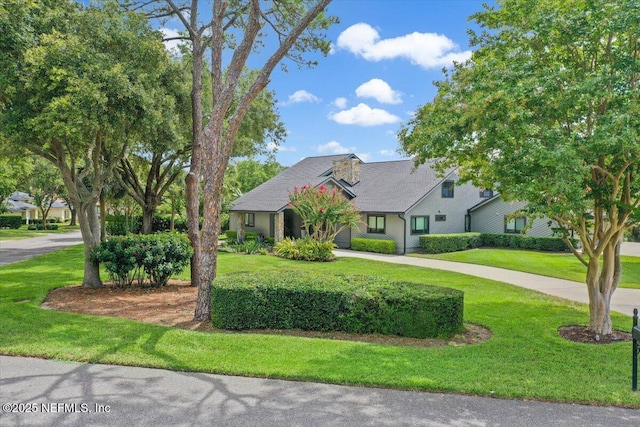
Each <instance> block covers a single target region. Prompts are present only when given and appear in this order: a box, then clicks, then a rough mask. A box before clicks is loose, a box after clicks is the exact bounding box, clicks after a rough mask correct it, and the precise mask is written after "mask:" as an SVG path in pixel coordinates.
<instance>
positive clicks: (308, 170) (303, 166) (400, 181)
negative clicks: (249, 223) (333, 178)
mask: <svg viewBox="0 0 640 427" xmlns="http://www.w3.org/2000/svg"><path fill="white" fill-rule="evenodd" d="M353 157H355V155H353V154H341V155H335V156H321V157H307V158H306V159H303V160H301V161H300V162H298V163H296V164H295V165H293V166H291V167H290V168H288V169H286V170H285V171H284V172H282V173H280V174H279V175H278V176H276V177H274V178H272V179H271V180H269V181H267V182H265V183H263V184H262V185H260V186H259V187H257V188H255V189H253V190H251V191H250V192H248V193H247V194H245V195H243V196H242V197H240V198H239V199H237V200H235V201H234V202H233V203H232V208H231V210H232V211H241V212H242V211H244V212H277V211H279V210H282V209H284V208H285V207H286V205H287V203H288V201H289V193H290V192H292V191H293V189H294V187H301V186H303V185H307V184H311V185H312V186H317V185H319V184H321V183H323V182H324V181H326V180H327V179H328V178H329V177H330V175H327V173H328V172H330V171H331V167H332V165H333V162H334V161H336V160H342V159H347V158H353ZM432 165H433V163H431V162H427V163H426V164H424V165H421V166H419V167H417V168H415V167H414V164H413V160H399V161H392V162H377V163H362V164H361V166H360V181H359V182H358V183H356V184H355V185H353V186H349V185H348V184H347V183H345V182H344V181H343V182H342V184H343V185H344V187H345V188H346V189H347V190H349V191H350V192H351V193H353V194H355V198H354V199H353V202H354V204H355V205H356V207H357V208H358V209H359V210H360V211H361V212H387V213H404V212H407V211H408V210H409V209H410V208H411V207H412V206H413V205H415V204H416V203H418V202H419V201H420V200H421V199H422V198H423V197H424V196H425V195H427V194H428V193H429V192H430V191H431V190H433V189H434V188H436V187H437V186H438V184H439V183H440V182H441V181H443V180H444V178H440V177H438V175H437V173H436V172H435V171H434V170H433V169H432V167H431V166H432ZM449 172H450V171H448V172H447V174H448V173H449Z"/></svg>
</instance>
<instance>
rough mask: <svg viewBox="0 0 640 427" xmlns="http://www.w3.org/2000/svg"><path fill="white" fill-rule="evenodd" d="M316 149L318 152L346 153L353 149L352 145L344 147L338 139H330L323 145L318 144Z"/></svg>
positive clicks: (351, 151)
mask: <svg viewBox="0 0 640 427" xmlns="http://www.w3.org/2000/svg"><path fill="white" fill-rule="evenodd" d="M316 150H317V151H318V153H320V154H347V153H353V152H354V151H355V148H354V147H348V148H347V147H344V146H343V145H342V144H340V143H339V142H338V141H330V142H327V143H326V144H323V145H318V146H317V147H316Z"/></svg>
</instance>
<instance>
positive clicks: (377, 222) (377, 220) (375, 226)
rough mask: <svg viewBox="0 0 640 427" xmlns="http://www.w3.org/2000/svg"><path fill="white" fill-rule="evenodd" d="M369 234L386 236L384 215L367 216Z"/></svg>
mask: <svg viewBox="0 0 640 427" xmlns="http://www.w3.org/2000/svg"><path fill="white" fill-rule="evenodd" d="M367 233H378V234H384V215H367Z"/></svg>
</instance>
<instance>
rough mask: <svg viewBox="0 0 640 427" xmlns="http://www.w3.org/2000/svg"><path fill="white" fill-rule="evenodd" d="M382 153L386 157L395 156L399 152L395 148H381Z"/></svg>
mask: <svg viewBox="0 0 640 427" xmlns="http://www.w3.org/2000/svg"><path fill="white" fill-rule="evenodd" d="M380 154H382V155H383V156H385V157H392V156H395V155H396V154H397V153H396V152H395V151H394V150H380Z"/></svg>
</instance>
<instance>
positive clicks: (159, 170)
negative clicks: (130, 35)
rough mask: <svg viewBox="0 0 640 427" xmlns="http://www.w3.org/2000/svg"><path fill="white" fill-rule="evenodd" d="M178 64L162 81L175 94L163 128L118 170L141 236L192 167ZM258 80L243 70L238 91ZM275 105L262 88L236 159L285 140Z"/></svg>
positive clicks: (185, 94) (208, 88) (242, 133)
mask: <svg viewBox="0 0 640 427" xmlns="http://www.w3.org/2000/svg"><path fill="white" fill-rule="evenodd" d="M182 64H189V65H190V61H189V60H188V58H184V57H183V58H182ZM175 65H176V66H175V67H174V68H173V69H172V70H170V71H168V72H167V76H166V78H165V79H163V82H164V83H165V84H167V83H170V85H169V87H168V88H167V89H168V90H167V93H168V94H171V95H170V96H165V98H164V102H163V104H164V105H162V108H163V112H162V114H161V116H162V117H163V118H164V122H163V124H162V126H158V127H157V128H156V129H154V130H153V132H150V133H148V134H147V136H146V138H145V140H144V141H143V142H142V143H141V144H140V146H139V147H137V148H136V149H134V150H132V151H133V152H132V153H131V154H130V155H129V156H127V157H125V158H124V159H122V161H121V162H120V166H119V167H118V169H117V171H116V176H117V178H118V179H119V180H120V182H121V184H122V186H123V188H124V189H125V190H126V192H127V194H128V195H129V196H131V197H132V198H133V199H134V200H135V201H136V203H138V204H139V205H140V208H141V210H142V228H141V232H142V233H143V234H149V233H151V232H152V223H153V217H154V215H155V213H156V209H157V208H158V206H159V205H160V204H161V203H162V201H163V198H164V196H165V194H166V192H167V190H168V189H169V188H170V187H171V185H172V184H173V183H174V181H175V180H176V179H177V178H178V176H180V175H181V172H182V170H183V169H185V168H187V167H188V165H189V160H190V156H191V142H192V141H191V138H190V132H189V131H190V126H191V118H190V117H189V114H190V111H191V107H190V106H187V105H185V103H186V102H188V100H189V96H188V89H185V88H184V87H183V86H184V84H180V83H181V82H182V83H184V82H185V78H184V77H185V76H183V75H182V72H181V68H180V67H182V66H183V65H180V64H179V63H176V64H175ZM254 78H255V71H254V72H251V71H245V72H244V73H243V75H242V77H241V79H240V84H239V91H238V92H239V94H241V93H242V90H243V88H244V87H246V86H247V85H248V84H249V83H250V82H251V81H253V79H254ZM176 80H177V81H176ZM187 80H188V79H187ZM205 83H206V82H205ZM204 93H206V94H210V93H211V84H210V82H209V84H206V85H205V90H204ZM205 100H206V101H209V102H208V103H205V106H204V115H205V116H208V115H209V114H210V113H211V109H212V107H211V105H210V103H211V101H212V100H211V98H210V97H208V98H206V99H205ZM275 103H276V102H275V94H274V93H273V92H271V91H268V90H263V91H262V92H260V94H259V95H258V96H257V97H256V99H255V100H254V101H253V102H252V103H251V105H250V106H249V109H248V111H247V114H246V115H245V117H244V119H243V121H242V124H241V125H240V129H239V131H238V140H237V143H236V144H235V145H234V149H233V153H232V157H239V156H252V155H256V154H266V153H267V151H268V146H269V145H268V144H269V143H272V144H276V146H277V144H278V143H280V142H281V141H282V139H283V138H284V133H285V131H284V125H283V124H282V123H281V122H280V120H279V115H278V111H277V109H276V107H275ZM187 134H189V135H187Z"/></svg>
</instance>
